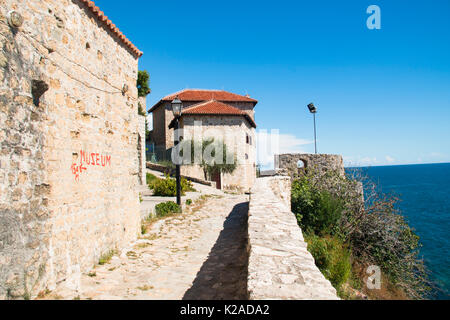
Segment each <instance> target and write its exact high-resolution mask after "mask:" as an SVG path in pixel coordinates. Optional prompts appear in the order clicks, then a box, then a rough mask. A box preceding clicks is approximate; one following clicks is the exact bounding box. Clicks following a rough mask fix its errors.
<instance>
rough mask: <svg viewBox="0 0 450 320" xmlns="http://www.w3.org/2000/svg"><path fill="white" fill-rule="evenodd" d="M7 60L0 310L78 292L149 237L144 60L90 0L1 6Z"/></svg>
mask: <svg viewBox="0 0 450 320" xmlns="http://www.w3.org/2000/svg"><path fill="white" fill-rule="evenodd" d="M0 48H1V51H0V148H1V150H0V299H1V298H21V297H22V298H29V297H32V296H34V295H36V294H37V293H38V292H40V291H42V290H44V289H50V290H51V289H52V288H53V287H54V286H55V284H56V283H59V282H61V281H66V283H67V285H68V286H71V287H72V288H74V289H76V288H77V286H79V281H78V280H79V277H80V273H81V272H85V271H87V270H89V269H90V268H92V266H93V265H95V264H96V263H98V260H99V257H101V256H102V255H103V254H105V253H108V252H109V251H110V250H116V249H120V248H122V247H123V246H124V245H125V244H127V243H129V241H132V240H134V239H136V237H137V235H138V233H139V231H140V216H139V195H138V185H139V183H140V182H142V179H143V177H142V172H143V171H141V174H140V173H139V171H140V166H141V167H142V164H141V165H139V163H138V160H139V159H140V158H139V154H138V152H139V147H138V141H140V140H141V141H145V132H144V136H142V120H141V126H139V123H138V122H139V121H140V120H138V119H139V117H138V112H137V103H138V96H137V88H136V79H137V71H138V59H139V57H140V56H141V55H142V52H140V51H139V50H138V49H137V48H136V47H135V46H134V45H133V44H132V43H131V42H130V41H129V40H128V39H127V38H126V37H125V36H124V35H123V34H122V33H121V32H120V30H119V29H118V28H117V27H116V26H115V25H114V24H113V23H112V22H111V21H110V20H109V19H108V18H107V17H106V16H105V15H104V13H103V12H102V11H100V9H99V8H98V7H96V6H95V5H94V3H93V2H92V1H87V0H58V1H56V0H54V1H50V0H47V1H40V0H27V1H21V0H0ZM139 130H140V132H141V133H139ZM144 130H145V126H144ZM140 151H142V146H141V150H140ZM141 160H143V159H142V152H141ZM139 179H140V180H139Z"/></svg>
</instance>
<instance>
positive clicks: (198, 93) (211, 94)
mask: <svg viewBox="0 0 450 320" xmlns="http://www.w3.org/2000/svg"><path fill="white" fill-rule="evenodd" d="M176 96H178V98H179V99H180V100H181V101H198V102H201V101H209V100H216V101H221V102H252V103H254V104H255V105H256V104H257V103H258V101H257V100H255V99H252V98H250V97H248V96H241V95H239V94H235V93H231V92H227V91H223V90H203V89H185V90H181V91H178V92H176V93H173V94H170V95H168V96H166V97H164V98H162V99H161V100H160V101H159V102H158V103H157V104H155V105H154V106H153V107H152V108H151V109H150V110H149V112H152V111H153V110H155V109H156V108H157V107H159V106H160V105H161V104H162V103H163V102H167V101H172V100H173V99H175V97H176Z"/></svg>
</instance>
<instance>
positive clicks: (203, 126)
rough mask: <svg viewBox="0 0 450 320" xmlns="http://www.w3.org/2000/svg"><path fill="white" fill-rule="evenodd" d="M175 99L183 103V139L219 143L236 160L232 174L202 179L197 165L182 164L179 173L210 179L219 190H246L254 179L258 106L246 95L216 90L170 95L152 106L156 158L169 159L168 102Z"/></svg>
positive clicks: (171, 138) (170, 112)
mask: <svg viewBox="0 0 450 320" xmlns="http://www.w3.org/2000/svg"><path fill="white" fill-rule="evenodd" d="M175 97H178V98H179V99H180V100H181V101H182V102H183V110H182V116H181V120H180V128H182V129H183V134H182V135H183V139H184V140H191V139H192V140H195V141H199V140H205V139H208V138H211V137H214V138H215V139H217V140H222V141H223V142H224V143H225V144H226V145H227V148H228V149H229V151H231V152H232V153H234V154H235V155H236V158H237V164H238V165H237V168H236V170H235V171H234V172H233V173H232V174H221V175H220V176H215V177H205V174H204V172H203V170H202V169H201V168H200V166H198V165H183V166H182V167H181V172H182V174H184V175H186V176H191V177H194V178H200V179H205V178H207V179H210V180H213V181H215V182H216V184H217V186H218V187H219V188H224V189H237V190H240V191H248V190H249V188H251V187H252V185H253V183H254V181H255V179H256V141H255V128H256V123H255V113H254V108H255V105H256V104H257V103H258V102H257V101H256V100H255V99H252V98H250V97H248V96H241V95H238V94H234V93H231V92H226V91H219V90H198V89H186V90H182V91H180V92H177V93H174V94H170V95H168V96H166V97H164V98H163V99H161V100H160V101H159V102H158V103H157V104H156V105H154V106H153V107H152V108H151V109H150V111H149V112H152V113H153V132H152V139H153V142H154V143H155V146H156V150H158V151H159V155H158V156H159V157H162V156H164V154H165V155H166V156H168V157H170V151H171V148H172V147H173V146H174V131H173V129H169V125H170V123H171V122H172V120H173V118H174V117H173V113H172V106H171V102H172V101H173V100H174V99H175Z"/></svg>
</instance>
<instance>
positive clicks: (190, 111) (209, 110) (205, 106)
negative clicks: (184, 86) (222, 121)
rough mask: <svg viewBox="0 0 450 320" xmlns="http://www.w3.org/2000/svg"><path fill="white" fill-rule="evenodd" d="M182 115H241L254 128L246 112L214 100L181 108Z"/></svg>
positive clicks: (253, 122)
mask: <svg viewBox="0 0 450 320" xmlns="http://www.w3.org/2000/svg"><path fill="white" fill-rule="evenodd" d="M182 115H219V116H243V117H245V118H246V119H247V121H248V122H249V123H250V125H251V126H252V127H254V128H256V123H255V121H253V119H252V118H251V117H250V116H249V114H248V113H247V112H245V111H242V110H240V109H238V108H235V107H233V106H230V105H228V104H225V103H222V102H219V101H216V100H210V101H207V102H202V103H199V104H196V105H193V106H190V107H189V108H186V109H184V110H183V113H182Z"/></svg>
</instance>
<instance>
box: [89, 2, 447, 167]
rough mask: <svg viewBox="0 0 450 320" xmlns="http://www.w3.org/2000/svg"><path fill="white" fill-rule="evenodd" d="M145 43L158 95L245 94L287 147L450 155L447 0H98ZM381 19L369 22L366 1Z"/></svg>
mask: <svg viewBox="0 0 450 320" xmlns="http://www.w3.org/2000/svg"><path fill="white" fill-rule="evenodd" d="M95 3H96V4H97V5H98V6H99V7H100V8H101V9H102V10H103V11H104V12H105V13H106V15H108V16H109V17H110V18H111V19H112V20H113V22H114V23H115V24H116V25H117V26H118V27H119V28H120V29H121V30H122V31H123V32H124V33H125V35H126V36H127V37H128V38H129V39H130V40H131V41H132V42H133V43H134V44H135V45H136V46H137V47H138V48H139V49H140V50H142V51H144V55H143V57H142V58H141V60H140V66H139V68H140V69H141V70H143V69H145V70H148V71H149V73H150V76H151V83H150V86H151V88H152V93H151V94H150V95H149V97H148V104H149V106H152V105H153V104H155V103H156V102H157V101H158V100H159V99H160V98H161V97H163V96H165V95H167V94H169V93H172V92H175V91H178V90H181V89H184V88H204V89H224V90H227V91H232V92H235V93H239V94H246V93H248V94H250V96H251V97H253V98H255V99H257V100H259V103H258V105H257V106H256V121H257V124H258V129H266V130H269V131H270V130H271V129H279V130H280V134H281V137H282V141H281V145H282V147H281V149H282V151H284V152H288V151H291V152H314V145H313V144H312V143H311V141H312V139H313V122H312V116H311V115H310V114H309V113H308V110H307V108H306V105H307V104H308V103H310V102H314V103H315V105H316V106H317V107H318V112H319V113H318V115H317V128H318V149H319V152H321V153H338V154H342V155H343V156H344V159H345V161H346V163H347V164H353V165H385V164H409V163H433V162H450V1H448V0H433V1H406V0H404V1H400V0H389V1H378V0H372V1H364V0H354V1H276V2H263V1H245V0H241V1H234V0H231V1H135V2H129V5H128V6H124V2H123V1H115V0H108V1H106V0H96V1H95ZM372 4H375V5H378V6H379V7H380V9H381V30H369V29H368V28H367V26H366V20H367V18H368V17H369V15H368V14H367V13H366V9H367V7H368V6H369V5H372Z"/></svg>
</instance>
